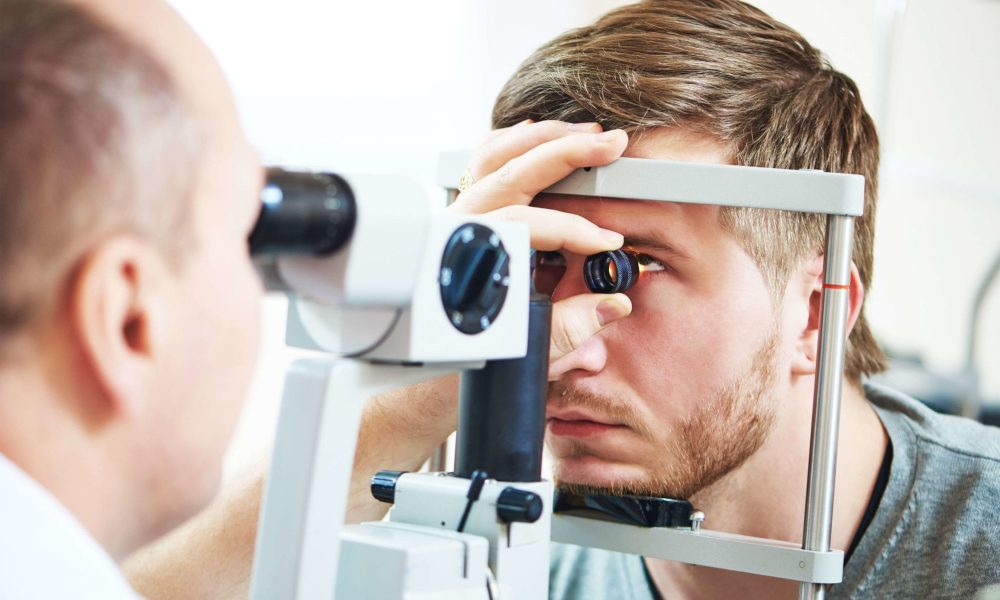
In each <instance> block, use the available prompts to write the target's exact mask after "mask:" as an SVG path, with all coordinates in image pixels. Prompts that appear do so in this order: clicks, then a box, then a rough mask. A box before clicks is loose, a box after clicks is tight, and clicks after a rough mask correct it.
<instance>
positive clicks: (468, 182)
mask: <svg viewBox="0 0 1000 600" xmlns="http://www.w3.org/2000/svg"><path fill="white" fill-rule="evenodd" d="M474 183H476V178H475V177H473V176H472V171H470V170H469V169H466V170H465V173H462V177H461V178H460V179H459V180H458V191H460V192H464V191H465V190H467V189H469V188H470V187H472V184H474Z"/></svg>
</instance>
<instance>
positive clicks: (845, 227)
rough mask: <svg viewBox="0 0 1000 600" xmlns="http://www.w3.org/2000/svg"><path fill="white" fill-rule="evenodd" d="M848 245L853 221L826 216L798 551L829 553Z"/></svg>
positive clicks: (807, 595) (808, 591)
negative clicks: (811, 412)
mask: <svg viewBox="0 0 1000 600" xmlns="http://www.w3.org/2000/svg"><path fill="white" fill-rule="evenodd" d="M853 244H854V217H848V216H843V215H829V216H827V221H826V256H825V258H824V275H823V307H822V316H821V320H820V331H819V352H818V356H817V358H816V362H817V369H816V387H815V390H814V398H813V429H812V444H811V448H810V449H809V482H808V485H807V491H806V514H805V524H804V531H803V537H802V548H803V549H804V550H813V551H820V552H827V551H829V550H830V536H831V531H832V524H833V491H834V482H835V477H836V469H837V436H838V429H839V425H840V392H841V387H842V383H843V379H844V349H845V345H846V343H847V312H848V309H849V308H850V284H851V251H852V249H853ZM826 587H827V586H825V585H823V584H810V583H803V584H802V585H801V586H800V588H799V598H800V600H823V598H825V595H826Z"/></svg>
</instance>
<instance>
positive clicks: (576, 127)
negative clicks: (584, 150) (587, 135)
mask: <svg viewBox="0 0 1000 600" xmlns="http://www.w3.org/2000/svg"><path fill="white" fill-rule="evenodd" d="M594 127H597V123H573V124H572V125H570V126H569V130H570V131H593V130H594Z"/></svg>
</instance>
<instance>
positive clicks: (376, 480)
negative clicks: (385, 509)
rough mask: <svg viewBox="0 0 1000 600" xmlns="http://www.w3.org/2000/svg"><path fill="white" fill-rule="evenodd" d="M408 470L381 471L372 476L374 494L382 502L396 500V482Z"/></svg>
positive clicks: (390, 502)
mask: <svg viewBox="0 0 1000 600" xmlns="http://www.w3.org/2000/svg"><path fill="white" fill-rule="evenodd" d="M404 473H406V471H379V472H378V473H375V476H374V477H372V487H371V489H372V496H374V497H375V499H376V500H378V501H380V502H386V503H388V504H394V503H395V502H396V483H397V482H398V481H399V477H400V475H403V474H404Z"/></svg>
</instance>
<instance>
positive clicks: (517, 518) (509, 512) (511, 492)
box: [497, 487, 544, 523]
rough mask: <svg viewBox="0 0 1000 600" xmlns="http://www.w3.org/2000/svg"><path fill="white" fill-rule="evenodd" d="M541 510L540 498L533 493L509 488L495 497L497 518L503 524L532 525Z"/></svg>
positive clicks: (540, 514)
mask: <svg viewBox="0 0 1000 600" xmlns="http://www.w3.org/2000/svg"><path fill="white" fill-rule="evenodd" d="M543 508H544V505H543V504H542V498H541V496H539V495H538V494H536V493H534V492H527V491H525V490H519V489H517V488H512V487H509V488H507V489H505V490H504V491H502V492H500V496H498V497H497V517H498V518H499V519H500V520H501V521H503V522H504V523H534V522H535V521H537V520H538V519H539V517H541V516H542V509H543Z"/></svg>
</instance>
